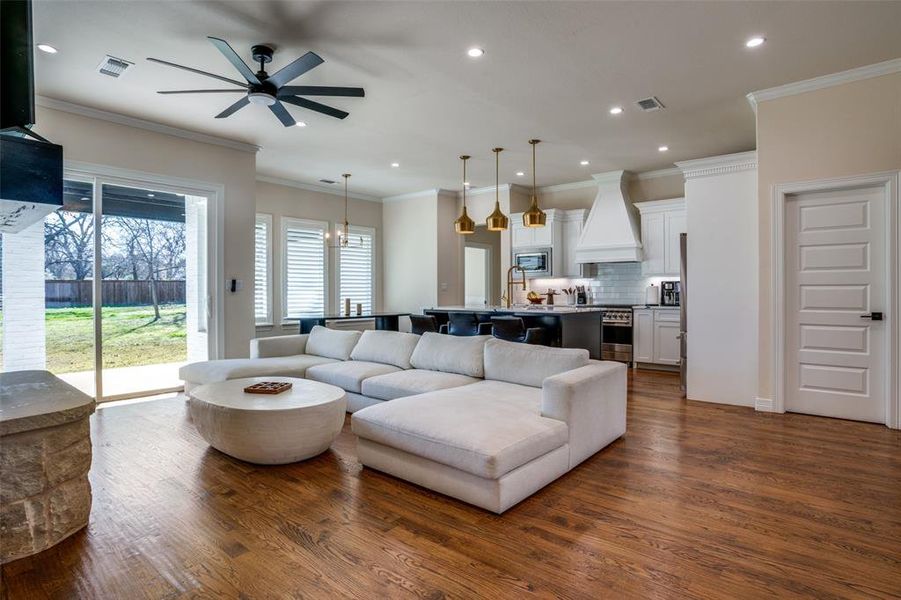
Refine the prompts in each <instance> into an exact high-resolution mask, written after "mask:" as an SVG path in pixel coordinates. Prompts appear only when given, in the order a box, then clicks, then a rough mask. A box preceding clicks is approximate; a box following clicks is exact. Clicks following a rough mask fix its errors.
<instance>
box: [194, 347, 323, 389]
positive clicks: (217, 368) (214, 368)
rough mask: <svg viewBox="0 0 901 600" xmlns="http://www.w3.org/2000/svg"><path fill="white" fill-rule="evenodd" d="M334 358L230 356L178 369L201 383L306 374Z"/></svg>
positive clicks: (302, 375)
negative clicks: (314, 367)
mask: <svg viewBox="0 0 901 600" xmlns="http://www.w3.org/2000/svg"><path fill="white" fill-rule="evenodd" d="M333 362H336V361H335V360H334V359H331V358H323V357H322V356H310V355H309V354H298V355H296V356H277V357H273V358H228V359H225V360H207V361H204V362H196V363H190V364H187V365H185V366H183V367H182V368H180V369H179V370H178V376H179V378H181V380H182V381H187V382H190V383H194V384H200V385H203V384H206V383H217V382H220V381H226V380H228V379H240V378H242V377H265V376H268V375H280V376H282V377H304V376H305V375H306V372H307V369H309V368H310V367H313V366H315V365H322V364H326V363H333Z"/></svg>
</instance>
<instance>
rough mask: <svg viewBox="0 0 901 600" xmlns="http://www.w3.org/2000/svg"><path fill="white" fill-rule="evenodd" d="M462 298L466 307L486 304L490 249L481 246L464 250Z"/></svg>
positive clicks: (473, 246) (489, 273)
mask: <svg viewBox="0 0 901 600" xmlns="http://www.w3.org/2000/svg"><path fill="white" fill-rule="evenodd" d="M463 274H464V281H463V296H464V298H465V300H464V301H465V303H466V305H467V306H470V305H472V306H485V305H487V304H488V290H490V289H491V282H490V279H491V249H490V248H489V247H487V246H483V245H481V244H477V245H476V244H473V245H467V246H466V248H464V263H463Z"/></svg>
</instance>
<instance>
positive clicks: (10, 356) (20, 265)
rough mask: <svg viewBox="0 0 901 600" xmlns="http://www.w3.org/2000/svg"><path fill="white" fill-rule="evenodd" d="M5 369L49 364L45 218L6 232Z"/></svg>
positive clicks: (4, 276)
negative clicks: (46, 319)
mask: <svg viewBox="0 0 901 600" xmlns="http://www.w3.org/2000/svg"><path fill="white" fill-rule="evenodd" d="M0 236H2V237H3V268H2V269H0V272H2V273H3V357H2V358H3V361H2V365H0V366H2V368H3V371H23V370H28V369H45V368H47V356H46V352H45V339H46V338H45V327H44V219H41V220H40V221H38V222H37V223H34V224H32V225H30V226H29V227H26V228H25V229H23V230H22V231H20V232H19V233H3V234H0Z"/></svg>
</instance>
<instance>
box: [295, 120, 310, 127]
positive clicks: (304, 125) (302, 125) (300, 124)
mask: <svg viewBox="0 0 901 600" xmlns="http://www.w3.org/2000/svg"><path fill="white" fill-rule="evenodd" d="M294 126H295V127H306V126H307V124H306V123H304V122H303V121H298V122H297V123H295V124H294Z"/></svg>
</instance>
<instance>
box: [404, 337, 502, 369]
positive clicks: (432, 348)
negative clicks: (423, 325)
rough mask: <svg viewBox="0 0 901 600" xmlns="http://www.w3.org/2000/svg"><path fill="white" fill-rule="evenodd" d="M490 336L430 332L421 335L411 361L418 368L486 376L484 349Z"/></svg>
mask: <svg viewBox="0 0 901 600" xmlns="http://www.w3.org/2000/svg"><path fill="white" fill-rule="evenodd" d="M489 339H491V336H489V335H478V336H472V337H462V336H455V335H446V334H443V333H434V332H426V333H423V334H422V336H420V340H419V343H418V344H416V350H414V351H413V356H412V357H411V358H410V364H411V365H413V366H414V367H416V368H417V369H427V370H429V371H444V372H445V373H459V374H460V375H468V376H470V377H482V376H484V374H485V367H484V364H483V362H484V354H483V352H484V348H485V342H486V341H487V340H489Z"/></svg>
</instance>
